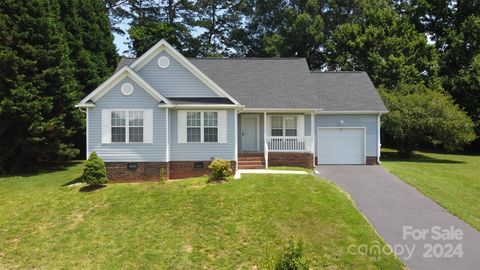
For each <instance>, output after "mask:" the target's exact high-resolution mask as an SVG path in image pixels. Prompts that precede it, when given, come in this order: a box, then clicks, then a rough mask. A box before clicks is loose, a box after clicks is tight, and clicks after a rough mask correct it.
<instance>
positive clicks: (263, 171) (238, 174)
mask: <svg viewBox="0 0 480 270" xmlns="http://www.w3.org/2000/svg"><path fill="white" fill-rule="evenodd" d="M244 173H253V174H308V173H307V172H305V171H288V170H268V169H239V170H237V171H236V172H235V176H234V179H240V177H242V176H241V175H242V174H244Z"/></svg>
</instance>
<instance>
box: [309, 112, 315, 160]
mask: <svg viewBox="0 0 480 270" xmlns="http://www.w3.org/2000/svg"><path fill="white" fill-rule="evenodd" d="M310 136H311V137H312V153H313V167H315V165H316V164H315V112H312V113H311V114H310Z"/></svg>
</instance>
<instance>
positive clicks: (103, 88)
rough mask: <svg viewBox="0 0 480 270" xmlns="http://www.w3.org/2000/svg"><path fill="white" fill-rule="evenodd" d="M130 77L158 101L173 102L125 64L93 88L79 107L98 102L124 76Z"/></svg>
mask: <svg viewBox="0 0 480 270" xmlns="http://www.w3.org/2000/svg"><path fill="white" fill-rule="evenodd" d="M126 77H128V78H130V79H131V80H132V81H133V82H135V83H136V84H138V85H139V86H140V87H141V88H142V89H143V90H145V92H147V93H148V94H150V95H151V96H152V97H153V98H154V99H155V100H156V101H158V102H164V103H166V104H171V102H170V100H168V99H167V98H166V97H164V96H163V95H161V94H160V93H158V92H157V91H156V90H155V89H153V88H152V87H151V86H150V85H149V84H148V83H147V82H145V81H144V80H143V79H142V78H141V77H140V76H138V75H137V74H136V73H135V72H134V71H133V70H132V69H131V68H130V67H128V66H124V67H122V68H121V69H120V70H118V71H117V72H115V73H114V74H113V75H112V76H111V77H110V78H108V79H107V80H106V81H104V82H103V83H102V84H100V85H99V86H98V87H97V88H96V89H95V90H93V91H92V92H91V93H90V94H88V95H87V96H86V97H85V98H84V99H82V100H81V101H80V103H79V104H77V105H76V106H77V107H88V106H90V105H91V104H90V103H89V102H90V101H93V102H96V101H97V100H99V99H100V98H101V97H102V96H103V95H105V94H106V93H107V92H108V91H110V90H112V88H113V87H114V86H115V85H117V84H118V83H119V82H120V81H122V80H123V79H124V78H126Z"/></svg>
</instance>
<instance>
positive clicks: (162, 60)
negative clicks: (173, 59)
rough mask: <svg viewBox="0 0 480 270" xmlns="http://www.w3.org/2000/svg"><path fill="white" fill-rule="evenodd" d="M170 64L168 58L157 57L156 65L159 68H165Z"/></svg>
mask: <svg viewBox="0 0 480 270" xmlns="http://www.w3.org/2000/svg"><path fill="white" fill-rule="evenodd" d="M169 65H170V59H168V57H166V56H161V57H160V58H158V66H159V67H161V68H167V67H168V66H169Z"/></svg>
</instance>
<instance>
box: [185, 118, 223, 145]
mask: <svg viewBox="0 0 480 270" xmlns="http://www.w3.org/2000/svg"><path fill="white" fill-rule="evenodd" d="M187 142H218V112H187Z"/></svg>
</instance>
